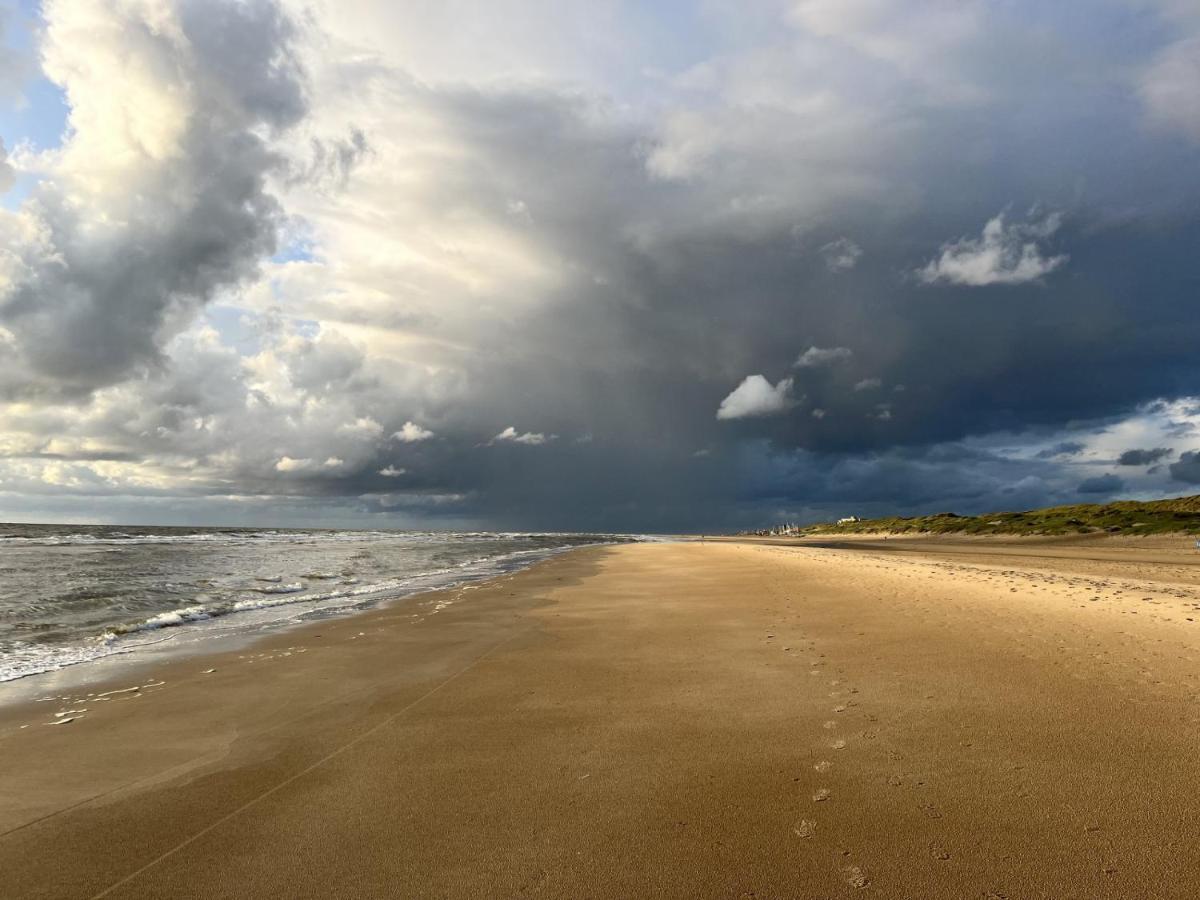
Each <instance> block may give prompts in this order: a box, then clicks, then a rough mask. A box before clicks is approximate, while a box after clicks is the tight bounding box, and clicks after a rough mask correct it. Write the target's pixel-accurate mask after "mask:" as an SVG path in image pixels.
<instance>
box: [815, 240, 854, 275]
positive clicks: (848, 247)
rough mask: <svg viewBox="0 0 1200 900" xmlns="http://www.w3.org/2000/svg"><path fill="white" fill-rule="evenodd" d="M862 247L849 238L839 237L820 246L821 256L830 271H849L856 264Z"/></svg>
mask: <svg viewBox="0 0 1200 900" xmlns="http://www.w3.org/2000/svg"><path fill="white" fill-rule="evenodd" d="M862 252H863V251H862V247H860V246H858V244H856V243H854V241H852V240H850V239H849V238H845V237H840V238H838V239H837V240H836V241H830V242H829V243H828V244H825V245H824V246H823V247H821V250H820V254H821V258H822V259H824V260H825V266H826V268H828V269H829V271H830V272H849V271H850V270H851V269H853V268H854V267H855V266H856V265H857V264H858V258H859V257H860V256H862Z"/></svg>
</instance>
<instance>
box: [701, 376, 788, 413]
mask: <svg viewBox="0 0 1200 900" xmlns="http://www.w3.org/2000/svg"><path fill="white" fill-rule="evenodd" d="M791 394H792V379H791V378H783V379H780V381H779V383H778V384H776V385H774V386H772V385H771V382H769V381H767V379H766V378H764V377H763V376H761V375H747V376H746V377H745V379H743V380H742V383H741V384H739V385H738V386H737V387H736V388H734V389H733V391H732V392H731V393H730V394H729V396H728V397H726V398H725V399H724V400H722V401H721V405H720V407H719V408H718V409H717V418H718V419H745V418H749V417H751V416H771V415H776V414H777V413H781V412H783V411H784V410H786V409H788V408H789V407H791V406H792V405H793V404H794V401H793V400H792V396H791Z"/></svg>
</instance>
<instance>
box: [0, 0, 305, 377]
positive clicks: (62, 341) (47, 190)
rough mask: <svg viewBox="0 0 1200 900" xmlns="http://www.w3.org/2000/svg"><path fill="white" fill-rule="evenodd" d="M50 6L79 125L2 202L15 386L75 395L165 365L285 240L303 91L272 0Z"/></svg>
mask: <svg viewBox="0 0 1200 900" xmlns="http://www.w3.org/2000/svg"><path fill="white" fill-rule="evenodd" d="M43 14H44V17H45V32H44V38H43V41H42V45H41V53H42V67H43V71H44V72H45V74H46V75H47V76H48V77H49V78H50V79H51V80H53V81H54V82H55V83H56V84H57V85H58V86H59V87H60V88H61V89H62V90H63V92H64V93H65V95H66V98H67V101H68V103H69V104H70V118H69V129H68V133H67V138H66V140H65V143H64V144H63V146H62V147H61V148H59V149H58V150H56V151H53V152H50V153H47V154H44V155H43V156H41V157H39V158H37V160H36V163H31V165H32V166H33V167H34V168H35V169H39V171H37V173H36V174H37V175H38V176H39V178H40V181H39V182H38V184H37V186H36V187H35V188H34V190H33V193H32V194H31V195H30V197H29V198H28V199H27V200H25V202H24V203H23V204H22V205H21V207H20V208H19V209H18V210H16V211H8V210H2V209H0V245H2V246H4V247H5V250H6V252H5V254H4V256H5V260H4V261H3V264H2V265H0V327H3V328H4V329H6V330H7V333H8V334H9V335H10V341H9V345H8V349H9V352H10V354H11V355H12V356H13V357H15V358H14V359H12V360H10V361H9V363H8V367H9V369H10V387H9V390H10V391H11V390H12V389H13V387H12V382H14V381H15V382H19V383H23V384H24V386H25V390H40V391H42V392H46V391H62V392H68V393H74V394H77V395H78V394H87V393H89V392H90V391H92V390H93V389H94V388H95V387H97V386H101V385H106V384H112V383H115V382H117V381H119V380H121V379H123V378H125V377H127V376H129V375H130V374H131V373H132V372H133V371H135V370H137V369H142V370H145V369H146V368H147V367H153V366H157V365H161V363H162V360H163V355H162V353H163V346H164V344H165V342H166V341H167V340H168V339H169V338H170V337H172V336H173V335H174V334H177V333H178V332H179V331H181V330H182V328H183V327H184V326H186V324H187V323H188V322H189V320H190V319H191V317H192V316H193V315H194V314H195V312H196V310H197V309H198V308H199V307H201V306H202V305H203V304H205V303H207V302H208V301H210V300H211V299H212V298H213V296H214V295H215V294H216V293H217V292H218V291H219V290H222V289H226V288H230V287H232V286H234V285H237V284H239V283H243V282H245V281H246V280H247V279H249V278H250V277H251V276H253V275H254V273H255V271H256V268H257V266H258V264H259V261H260V260H261V259H262V258H263V257H265V256H268V255H270V254H271V253H272V252H273V250H274V247H275V236H276V230H277V227H278V224H279V221H280V217H281V211H280V206H279V203H278V201H277V199H276V198H275V197H274V196H273V195H272V194H271V192H270V191H269V189H268V179H269V178H270V177H271V175H272V174H273V173H275V172H278V171H279V170H280V167H281V162H282V160H281V157H280V156H279V155H278V154H276V153H275V152H273V150H272V146H271V141H272V138H273V136H276V135H279V134H281V133H283V132H285V131H286V130H288V129H289V128H291V127H292V126H294V125H295V124H296V123H298V122H299V121H300V120H301V119H302V118H303V116H304V115H305V112H306V100H305V92H304V80H303V74H302V71H301V67H300V65H299V63H298V61H297V59H296V57H295V55H294V53H293V49H292V41H293V36H294V28H293V26H292V24H291V22H290V21H289V20H288V19H287V18H286V17H285V16H284V15H283V13H281V12H280V10H279V8H278V7H276V6H275V5H274V4H271V3H266V2H261V3H226V2H220V3H208V2H200V0H181V2H178V3H162V4H145V3H123V4H116V5H113V4H111V3H108V2H105V0H50V2H47V3H46V4H45V5H44V8H43ZM81 46H86V47H87V48H88V50H87V52H86V53H82V52H79V48H80V47H81ZM14 367H15V369H16V371H17V372H19V373H20V375H19V376H17V375H13V371H14Z"/></svg>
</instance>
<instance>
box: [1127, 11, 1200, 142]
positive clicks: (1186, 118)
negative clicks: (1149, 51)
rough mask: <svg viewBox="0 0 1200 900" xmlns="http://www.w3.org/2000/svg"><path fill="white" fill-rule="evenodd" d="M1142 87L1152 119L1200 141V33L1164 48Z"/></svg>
mask: <svg viewBox="0 0 1200 900" xmlns="http://www.w3.org/2000/svg"><path fill="white" fill-rule="evenodd" d="M1140 87H1141V93H1142V99H1143V102H1144V103H1145V104H1146V108H1147V110H1148V112H1149V114H1150V118H1151V120H1152V121H1155V122H1157V123H1158V124H1160V125H1163V126H1165V127H1168V128H1173V129H1177V130H1179V131H1181V132H1183V133H1184V134H1186V135H1188V136H1189V137H1191V138H1192V139H1193V140H1197V141H1200V34H1197V35H1195V36H1193V37H1187V38H1184V39H1181V40H1178V41H1175V42H1173V43H1172V44H1171V45H1170V46H1168V47H1167V48H1166V49H1164V50H1163V51H1162V53H1161V54H1159V56H1158V57H1157V59H1155V60H1154V62H1153V64H1152V65H1150V66H1149V67H1148V68H1147V69H1146V71H1145V72H1144V73H1143V75H1142V79H1141V85H1140Z"/></svg>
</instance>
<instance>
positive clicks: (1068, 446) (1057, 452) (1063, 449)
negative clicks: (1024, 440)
mask: <svg viewBox="0 0 1200 900" xmlns="http://www.w3.org/2000/svg"><path fill="white" fill-rule="evenodd" d="M1085 449H1086V445H1084V444H1081V443H1079V441H1062V442H1061V443H1058V444H1055V445H1054V446H1053V447H1047V448H1046V449H1045V450H1039V451H1038V452H1037V453H1036V454H1035V456H1036V457H1037V458H1038V459H1053V458H1054V457H1056V456H1078V455H1079V454H1080V453H1082V452H1083V451H1084V450H1085Z"/></svg>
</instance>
